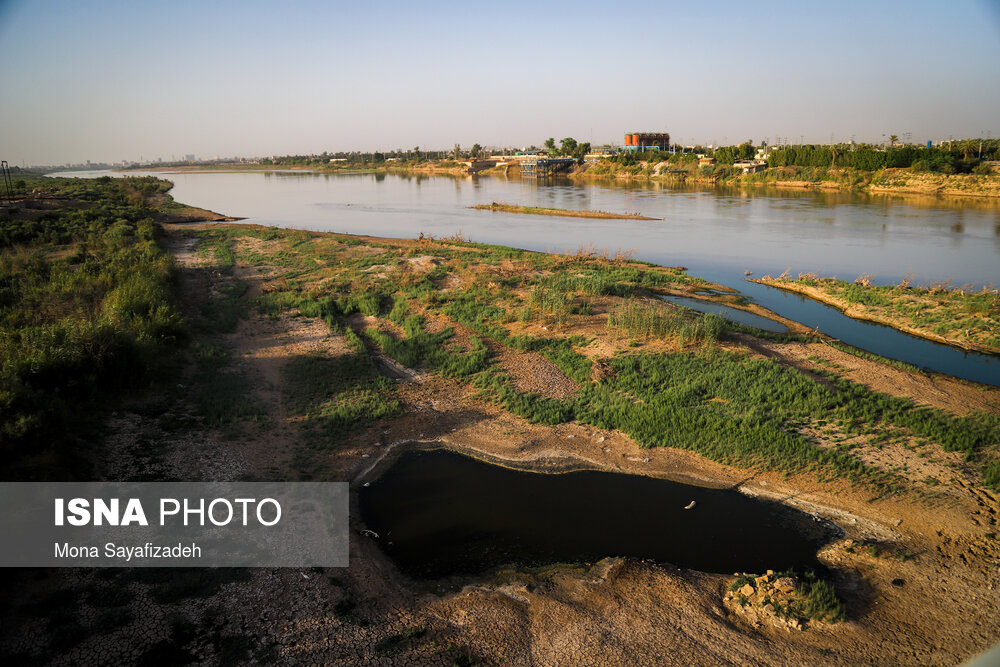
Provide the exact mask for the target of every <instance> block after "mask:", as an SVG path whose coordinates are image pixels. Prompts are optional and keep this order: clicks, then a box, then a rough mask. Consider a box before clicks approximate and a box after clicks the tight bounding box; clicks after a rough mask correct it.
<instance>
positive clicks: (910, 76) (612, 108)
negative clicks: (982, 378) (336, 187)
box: [0, 0, 1000, 165]
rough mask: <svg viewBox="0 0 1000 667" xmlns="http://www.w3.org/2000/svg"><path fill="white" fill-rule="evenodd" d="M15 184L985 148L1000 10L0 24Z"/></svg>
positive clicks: (201, 11) (997, 71)
mask: <svg viewBox="0 0 1000 667" xmlns="http://www.w3.org/2000/svg"><path fill="white" fill-rule="evenodd" d="M0 47H2V53H4V54H6V67H4V68H3V70H2V71H3V74H2V90H3V91H4V130H3V133H2V137H0V157H2V158H3V159H6V160H8V161H9V162H10V163H11V164H17V165H21V164H24V163H26V164H29V165H30V164H52V165H56V164H65V163H80V162H84V161H86V160H91V161H93V162H117V161H121V160H129V161H134V160H139V159H140V158H142V159H145V160H151V159H156V158H162V159H164V160H170V159H171V157H174V158H176V159H180V158H182V156H183V155H185V154H195V155H197V156H199V157H202V158H206V157H207V158H211V157H213V156H215V155H219V156H223V157H228V156H235V155H242V156H263V155H286V154H300V153H320V152H323V151H330V152H337V151H354V150H360V151H373V150H393V149H397V148H402V149H409V148H413V147H414V146H418V145H419V146H420V147H422V148H424V149H449V148H451V147H452V146H453V145H454V144H456V143H458V144H461V145H462V146H463V147H468V146H471V145H472V144H473V143H479V144H482V145H484V146H485V145H500V146H526V145H530V144H536V145H540V144H541V143H542V142H543V141H544V140H545V139H546V138H547V137H555V138H556V139H557V140H558V139H561V138H562V137H566V136H573V137H575V138H577V139H578V140H580V141H592V142H593V143H595V144H597V143H621V141H622V135H623V134H624V132H625V131H627V130H663V131H667V132H670V133H671V135H672V137H673V138H674V140H675V141H677V142H679V143H684V144H691V143H703V144H735V143H739V142H742V141H745V140H747V139H751V140H753V141H755V142H760V141H761V140H765V139H766V140H768V141H770V142H771V143H774V142H775V141H776V140H777V139H778V138H779V137H787V139H788V141H790V142H792V143H798V142H799V141H800V140H805V141H806V142H809V143H826V142H829V141H830V140H831V138H832V139H833V140H834V141H850V140H851V139H855V140H856V141H858V142H865V141H870V142H879V141H882V139H883V136H885V137H888V136H889V135H890V134H896V135H898V136H899V137H901V138H902V137H904V136H906V135H907V134H909V136H910V137H911V138H912V140H913V142H914V143H923V142H925V141H927V140H942V139H948V138H949V137H954V138H964V137H974V136H987V135H991V136H993V137H998V136H1000V113H998V111H1000V67H998V65H1000V2H997V1H996V0H981V1H978V2H973V1H959V2H953V3H949V4H947V5H946V6H942V5H941V4H940V3H932V2H906V3H904V2H888V3H880V4H878V5H874V6H870V5H869V4H868V3H861V2H845V3H837V4H836V5H835V6H827V5H823V6H817V7H813V6H809V5H808V4H806V3H790V2H777V3H765V4H763V5H761V4H759V3H758V4H755V5H752V6H751V5H747V4H746V3H719V4H716V5H714V6H713V7H712V8H710V9H706V8H704V6H702V5H698V6H689V5H678V6H665V5H662V4H659V3H646V2H624V3H616V4H614V5H609V4H606V3H605V4H598V3H589V2H574V3H561V2H560V3H538V4H537V5H535V4H530V3H523V2H507V3H502V4H497V5H486V4H476V5H471V6H470V5H447V4H443V3H398V2H386V3H380V4H378V5H373V6H369V5H363V4H361V3H357V4H345V3H313V2H299V3H290V4H286V5H282V6H280V7H279V6H278V5H276V4H273V3H268V4H264V3H253V2H247V3H218V4H212V5H207V4H202V3H193V2H176V3H170V4H152V3H134V4H110V3H93V4H77V3H70V2H55V1H45V0H42V1H39V2H30V3H29V2H9V1H8V2H0Z"/></svg>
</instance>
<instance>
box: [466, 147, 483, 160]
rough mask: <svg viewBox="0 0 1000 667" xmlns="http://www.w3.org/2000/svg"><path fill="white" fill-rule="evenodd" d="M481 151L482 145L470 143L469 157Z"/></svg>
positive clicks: (476, 155) (477, 154)
mask: <svg viewBox="0 0 1000 667" xmlns="http://www.w3.org/2000/svg"><path fill="white" fill-rule="evenodd" d="M482 152H483V147H482V146H480V145H479V144H472V148H470V149H469V157H479V154H480V153H482Z"/></svg>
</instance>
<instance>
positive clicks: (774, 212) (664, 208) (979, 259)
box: [66, 171, 1000, 385]
mask: <svg viewBox="0 0 1000 667" xmlns="http://www.w3.org/2000/svg"><path fill="white" fill-rule="evenodd" d="M132 173H133V174H135V173H137V172H132ZM138 173H141V172H138ZM66 175H70V174H66ZM75 175H86V176H94V175H99V174H98V173H95V172H84V173H80V174H75ZM116 175H119V174H116ZM154 175H157V176H160V177H163V178H169V179H170V180H172V181H174V183H175V187H174V190H173V193H172V194H173V196H174V198H175V199H177V200H178V201H181V202H184V203H187V204H190V205H192V206H199V207H202V208H207V209H210V210H213V211H217V212H219V213H223V214H225V215H230V216H238V217H245V218H247V219H248V222H254V223H257V224H262V225H275V226H279V227H294V228H299V229H310V230H316V231H334V232H348V233H352V234H370V235H374V236H386V237H404V238H405V237H409V238H414V237H416V236H418V235H419V234H421V233H423V234H424V235H425V236H426V235H432V236H435V237H446V236H452V235H455V234H461V235H462V236H463V237H464V238H466V239H469V240H473V241H478V242H483V243H499V244H504V245H510V246H515V247H518V248H525V249H529V250H541V251H557V252H565V251H568V252H576V251H577V250H579V249H580V248H593V249H594V250H595V251H598V252H600V251H601V250H607V251H609V252H611V253H614V252H615V251H617V250H623V251H631V252H632V253H633V256H634V257H635V258H636V259H641V260H645V261H650V262H655V263H657V264H662V265H667V266H677V265H681V266H686V267H688V268H689V269H690V272H691V273H692V275H696V276H700V277H703V278H706V279H708V280H711V281H713V282H717V283H720V284H723V285H726V286H728V287H731V288H734V289H737V290H739V291H740V292H742V293H743V294H745V295H746V296H748V297H749V298H751V299H753V300H754V301H756V302H758V303H760V304H761V305H762V306H764V307H766V308H769V309H771V310H772V311H774V312H776V313H778V314H780V315H782V316H784V317H787V318H789V319H792V320H795V321H798V322H801V323H802V324H805V325H806V326H809V327H811V328H816V329H818V330H820V331H823V332H824V333H827V334H829V335H831V336H833V337H835V338H838V339H840V340H842V341H844V342H846V343H849V344H851V345H855V346H856V347H859V348H862V349H866V350H869V351H871V352H875V353H877V354H881V355H884V356H887V357H890V358H894V359H899V360H901V361H906V362H908V363H911V364H914V365H916V366H919V367H922V368H925V369H928V370H934V371H939V372H942V373H946V374H949V375H953V376H957V377H962V378H966V379H970V380H975V381H978V382H984V383H988V384H994V385H1000V358H998V357H996V356H992V355H983V354H974V353H966V352H963V351H961V350H958V349H956V348H952V347H948V346H945V345H939V344H936V343H932V342H930V341H926V340H923V339H919V338H915V337H912V336H908V335H906V334H902V333H900V332H898V331H895V330H893V329H890V328H888V327H883V326H878V325H874V324H870V323H865V322H860V321H857V320H853V319H851V318H848V317H846V316H844V315H843V314H841V313H840V312H839V311H837V310H836V309H834V308H830V307H827V306H825V305H822V304H819V303H817V302H815V301H813V300H810V299H807V298H804V297H801V296H798V295H792V294H788V293H786V292H782V291H780V290H776V289H774V288H769V287H765V286H762V285H757V284H754V283H749V282H747V281H746V280H745V272H746V271H751V272H752V273H753V275H754V276H763V275H766V274H771V275H778V274H780V273H782V272H784V271H786V270H788V271H790V272H791V273H792V274H793V275H795V274H797V273H799V272H815V273H818V274H819V275H821V276H836V277H838V278H841V279H846V280H853V279H854V278H856V277H857V276H859V275H864V274H873V276H874V277H873V282H875V283H880V284H885V283H894V282H898V281H900V280H901V279H903V278H906V279H908V280H910V281H911V282H912V283H914V284H922V283H923V284H930V283H936V282H944V281H951V284H952V285H953V286H962V285H968V286H970V287H980V286H982V285H993V284H994V283H997V282H1000V280H998V279H1000V206H997V205H995V204H984V203H983V202H979V201H976V200H974V199H969V200H968V201H949V202H943V201H937V200H933V199H929V198H902V197H891V196H872V195H865V194H854V193H824V192H805V191H778V190H747V191H744V190H737V189H704V188H691V187H670V186H666V185H662V184H659V183H622V182H614V181H602V182H593V183H590V182H588V183H579V182H571V181H569V180H566V179H553V180H544V181H533V180H520V179H506V178H503V177H489V176H484V177H468V178H453V177H444V176H421V175H396V174H373V173H353V174H352V173H345V174H317V173H312V172H301V171H284V172H281V171H278V172H264V173H261V172H237V173H206V172H200V173H199V172H184V173H162V172H160V173H156V174H154ZM493 201H498V202H506V203H513V204H521V205H526V206H545V207H558V208H568V209H576V210H602V211H611V212H638V213H641V214H642V215H645V216H650V217H655V218H661V219H660V220H652V221H641V220H604V219H586V218H559V217H550V216H533V215H519V214H512V213H494V212H489V211H477V210H470V209H469V208H468V207H469V206H473V205H476V204H488V203H490V202H493Z"/></svg>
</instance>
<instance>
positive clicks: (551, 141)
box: [544, 137, 556, 153]
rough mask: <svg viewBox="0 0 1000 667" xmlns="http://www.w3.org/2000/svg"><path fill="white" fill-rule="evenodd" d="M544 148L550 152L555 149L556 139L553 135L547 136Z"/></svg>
mask: <svg viewBox="0 0 1000 667" xmlns="http://www.w3.org/2000/svg"><path fill="white" fill-rule="evenodd" d="M544 145H545V150H547V151H548V152H550V153H552V152H554V151H555V150H556V140H555V139H554V138H553V137H549V138H548V139H546V140H545V144H544Z"/></svg>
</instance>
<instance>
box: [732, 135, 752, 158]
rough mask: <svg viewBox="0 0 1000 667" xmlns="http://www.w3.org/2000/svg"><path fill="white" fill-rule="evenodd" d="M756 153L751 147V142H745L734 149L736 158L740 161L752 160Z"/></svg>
mask: <svg viewBox="0 0 1000 667" xmlns="http://www.w3.org/2000/svg"><path fill="white" fill-rule="evenodd" d="M756 154H757V151H756V150H755V149H754V147H753V141H751V140H749V139H748V140H746V141H745V142H743V143H742V144H740V145H739V146H738V147H737V149H736V157H737V158H738V159H740V160H752V159H753V156H754V155H756Z"/></svg>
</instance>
